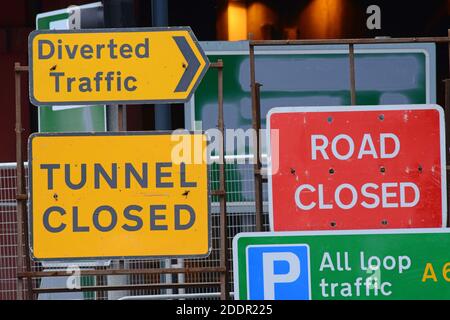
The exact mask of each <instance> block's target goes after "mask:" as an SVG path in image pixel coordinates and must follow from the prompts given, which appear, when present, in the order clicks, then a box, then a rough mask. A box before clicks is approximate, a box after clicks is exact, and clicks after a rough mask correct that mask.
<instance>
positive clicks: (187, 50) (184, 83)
mask: <svg viewBox="0 0 450 320" xmlns="http://www.w3.org/2000/svg"><path fill="white" fill-rule="evenodd" d="M173 40H175V43H176V44H177V46H178V48H179V49H180V51H181V53H182V54H183V56H184V58H185V59H186V61H187V64H188V65H187V68H186V70H185V71H184V73H183V75H182V76H181V79H180V81H179V82H178V85H177V87H176V88H175V92H185V91H186V90H187V89H188V87H189V85H190V84H191V82H192V79H193V78H194V76H195V74H196V73H197V70H198V69H199V68H200V61H199V60H198V59H197V57H196V56H195V54H194V51H192V49H191V47H190V46H189V43H188V42H187V41H186V38H185V37H181V36H176V37H173Z"/></svg>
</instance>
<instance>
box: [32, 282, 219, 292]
mask: <svg viewBox="0 0 450 320" xmlns="http://www.w3.org/2000/svg"><path fill="white" fill-rule="evenodd" d="M218 286H220V283H219V282H192V283H172V284H170V283H156V284H153V283H152V284H131V285H123V286H86V287H80V288H74V289H70V288H35V289H33V292H35V293H54V292H85V291H117V290H139V289H168V288H169V289H170V288H172V289H174V288H211V287H218Z"/></svg>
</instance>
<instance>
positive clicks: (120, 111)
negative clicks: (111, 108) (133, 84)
mask: <svg viewBox="0 0 450 320" xmlns="http://www.w3.org/2000/svg"><path fill="white" fill-rule="evenodd" d="M125 113H126V107H125V105H123V104H119V105H118V106H117V128H118V130H119V131H126V128H125V125H124V119H125V116H126V115H125Z"/></svg>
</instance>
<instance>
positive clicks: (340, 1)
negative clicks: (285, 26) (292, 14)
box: [299, 0, 345, 39]
mask: <svg viewBox="0 0 450 320" xmlns="http://www.w3.org/2000/svg"><path fill="white" fill-rule="evenodd" d="M344 10H345V0H312V1H311V2H310V3H309V5H308V6H307V7H306V8H305V9H304V10H303V11H302V12H301V13H300V17H299V22H300V33H301V35H302V38H317V39H320V38H338V37H340V35H341V33H342V27H343V13H344Z"/></svg>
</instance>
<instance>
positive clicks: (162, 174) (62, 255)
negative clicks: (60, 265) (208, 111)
mask: <svg viewBox="0 0 450 320" xmlns="http://www.w3.org/2000/svg"><path fill="white" fill-rule="evenodd" d="M194 148H195V149H194ZM200 150H201V153H200ZM29 153H30V154H29V159H30V161H31V163H30V169H29V170H30V171H29V179H30V181H29V182H30V184H29V185H30V186H31V188H30V203H29V205H30V210H29V212H30V217H29V221H30V236H31V241H30V242H31V252H32V255H33V257H35V258H36V259H39V260H65V259H85V258H86V259H89V258H113V257H129V258H131V257H133V258H134V257H187V256H206V255H207V254H209V250H210V217H209V201H208V178H207V163H206V160H205V155H206V137H205V135H203V134H189V133H185V134H182V133H179V134H169V133H167V134H166V133H161V132H160V133H158V132H157V133H153V134H152V133H144V132H142V133H139V132H138V133H136V132H134V133H80V134H78V133H76V134H75V133H74V134H72V133H69V134H64V133H62V134H34V135H32V136H31V137H30V140H29ZM180 154H181V155H182V157H179V155H180ZM183 154H184V155H188V156H189V155H192V156H191V157H185V156H183Z"/></svg>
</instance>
